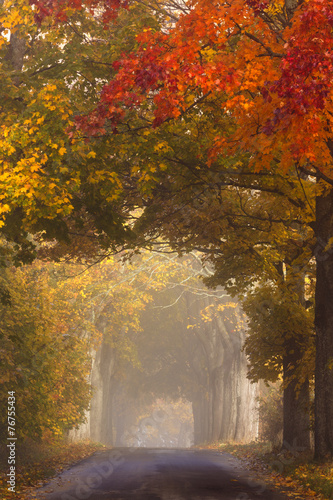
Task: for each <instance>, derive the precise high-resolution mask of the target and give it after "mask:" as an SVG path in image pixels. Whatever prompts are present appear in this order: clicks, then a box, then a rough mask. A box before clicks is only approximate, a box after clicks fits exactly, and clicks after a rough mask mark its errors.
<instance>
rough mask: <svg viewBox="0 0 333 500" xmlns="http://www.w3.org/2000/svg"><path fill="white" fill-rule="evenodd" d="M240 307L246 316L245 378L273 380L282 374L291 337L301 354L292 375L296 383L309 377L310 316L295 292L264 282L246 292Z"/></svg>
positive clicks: (311, 356)
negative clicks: (247, 331)
mask: <svg viewBox="0 0 333 500" xmlns="http://www.w3.org/2000/svg"><path fill="white" fill-rule="evenodd" d="M243 307H244V311H245V312H246V313H247V315H248V317H249V322H248V324H249V335H248V337H247V339H246V341H245V344H244V350H245V353H246V355H247V356H248V359H249V363H250V367H249V374H248V376H249V378H250V379H251V380H253V381H258V380H260V379H262V380H264V381H271V382H275V381H276V380H277V379H278V377H279V375H280V374H281V373H282V365H283V358H284V357H285V356H286V355H287V354H288V348H289V345H290V341H291V340H292V341H293V342H294V343H295V346H296V345H297V349H298V350H299V351H300V352H301V353H302V355H301V356H300V359H299V360H298V365H297V366H295V367H294V369H295V370H294V374H293V376H294V377H297V380H298V383H299V384H301V383H302V382H303V381H305V380H307V379H310V380H311V379H312V378H313V374H314V353H315V348H314V332H313V317H312V314H311V312H309V311H307V310H306V309H305V308H304V306H303V305H302V304H301V303H300V302H299V299H298V297H297V296H296V295H295V293H293V291H292V290H288V287H287V286H282V285H280V287H277V286H274V285H273V284H272V283H271V284H267V285H266V286H261V287H260V288H258V289H254V290H253V291H252V293H249V294H248V296H247V297H246V299H245V300H244V303H243ZM295 349H296V347H295ZM285 383H288V381H287V380H285Z"/></svg>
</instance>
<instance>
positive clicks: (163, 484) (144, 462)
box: [29, 448, 287, 500]
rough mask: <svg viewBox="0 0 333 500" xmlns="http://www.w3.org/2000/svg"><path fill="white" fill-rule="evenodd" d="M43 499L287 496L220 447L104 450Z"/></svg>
mask: <svg viewBox="0 0 333 500" xmlns="http://www.w3.org/2000/svg"><path fill="white" fill-rule="evenodd" d="M29 498H31V499H32V498H36V499H38V500H44V499H45V500H88V499H89V500H134V499H135V500H185V499H186V500H220V499H223V500H254V499H267V500H286V499H287V497H286V496H284V495H283V494H279V493H277V492H273V491H272V489H271V488H269V487H268V486H266V485H265V484H264V483H263V482H261V481H258V480H256V479H255V478H254V477H253V476H251V473H250V472H249V471H247V470H246V469H244V466H243V465H242V463H241V462H240V461H239V460H237V459H236V458H235V457H232V456H231V455H229V454H228V453H221V452H218V451H216V450H194V449H186V450H185V449H182V450H176V449H148V448H136V449H129V448H117V449H112V450H106V451H99V452H97V453H95V454H94V455H92V456H91V457H89V458H86V459H85V460H82V461H81V462H79V463H78V464H76V465H75V466H74V467H72V468H71V469H69V470H67V471H65V472H64V473H62V474H61V475H60V476H58V477H57V478H55V479H53V480H52V481H51V482H50V483H48V484H47V485H46V486H44V487H43V488H39V489H38V490H35V492H34V495H32V496H30V497H29Z"/></svg>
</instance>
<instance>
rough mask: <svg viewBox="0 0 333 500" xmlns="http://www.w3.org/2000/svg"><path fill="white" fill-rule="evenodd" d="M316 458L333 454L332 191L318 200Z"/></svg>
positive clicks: (316, 251)
mask: <svg viewBox="0 0 333 500" xmlns="http://www.w3.org/2000/svg"><path fill="white" fill-rule="evenodd" d="M315 232H316V237H317V246H316V248H315V256H316V260H317V281H316V309H315V326H316V369H315V457H316V458H318V459H322V458H325V457H326V456H327V455H329V456H331V457H332V456H333V370H332V364H333V249H332V248H329V249H327V248H326V247H327V245H328V244H329V243H331V242H330V239H331V238H332V237H333V190H331V191H330V192H329V194H327V195H326V196H325V195H321V196H318V197H317V200H316V226H315Z"/></svg>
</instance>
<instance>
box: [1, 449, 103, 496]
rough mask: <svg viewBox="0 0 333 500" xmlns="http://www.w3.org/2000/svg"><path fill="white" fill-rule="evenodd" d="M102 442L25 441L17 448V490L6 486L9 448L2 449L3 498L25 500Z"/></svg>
mask: <svg viewBox="0 0 333 500" xmlns="http://www.w3.org/2000/svg"><path fill="white" fill-rule="evenodd" d="M103 448H104V446H103V445H101V444H100V443H93V442H90V441H81V442H78V443H69V442H68V441H66V440H65V439H56V440H52V441H49V440H48V441H47V442H40V443H38V442H35V441H32V440H26V441H25V442H24V443H21V444H17V448H16V465H15V466H16V469H15V472H16V488H15V493H13V492H11V491H8V488H7V479H8V477H7V474H8V464H7V450H6V447H5V446H3V447H1V448H0V498H1V500H9V499H10V500H14V499H15V500H23V499H24V498H25V497H26V495H27V494H28V492H29V491H31V489H32V488H34V487H36V486H42V485H43V484H44V483H45V482H47V481H48V480H49V479H51V478H52V477H54V476H56V475H57V474H59V473H60V472H62V471H63V470H65V469H67V468H69V467H70V466H71V465H73V464H75V463H76V462H78V461H80V460H82V459H83V458H85V457H88V456H90V455H92V454H93V453H94V452H95V451H97V450H100V449H103Z"/></svg>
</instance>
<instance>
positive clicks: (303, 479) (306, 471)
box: [205, 442, 333, 500]
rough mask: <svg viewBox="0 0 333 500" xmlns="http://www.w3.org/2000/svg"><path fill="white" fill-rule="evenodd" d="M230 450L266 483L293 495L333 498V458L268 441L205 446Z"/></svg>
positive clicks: (329, 499) (324, 499) (224, 450)
mask: <svg viewBox="0 0 333 500" xmlns="http://www.w3.org/2000/svg"><path fill="white" fill-rule="evenodd" d="M205 448H209V449H218V450H220V451H223V452H228V453H231V454H232V455H234V456H236V457H237V458H239V459H241V460H242V461H243V462H244V465H245V466H246V467H248V468H249V469H251V470H252V471H254V472H255V473H256V474H257V475H258V477H260V478H263V479H264V480H265V481H266V483H271V484H272V485H274V486H275V487H277V488H279V490H280V491H283V492H285V493H286V494H287V495H288V496H289V497H290V498H293V499H302V500H305V499H306V500H308V499H309V500H310V499H318V500H331V499H333V462H332V461H328V462H325V463H318V462H316V461H314V460H313V457H312V455H310V454H309V453H307V454H305V453H301V452H299V451H297V450H293V449H291V450H289V451H288V450H284V451H281V452H278V451H277V452H276V451H274V450H272V447H271V445H270V444H269V443H262V442H253V443H250V444H230V443H229V444H225V443H223V444H221V443H213V444H211V445H208V446H205Z"/></svg>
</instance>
